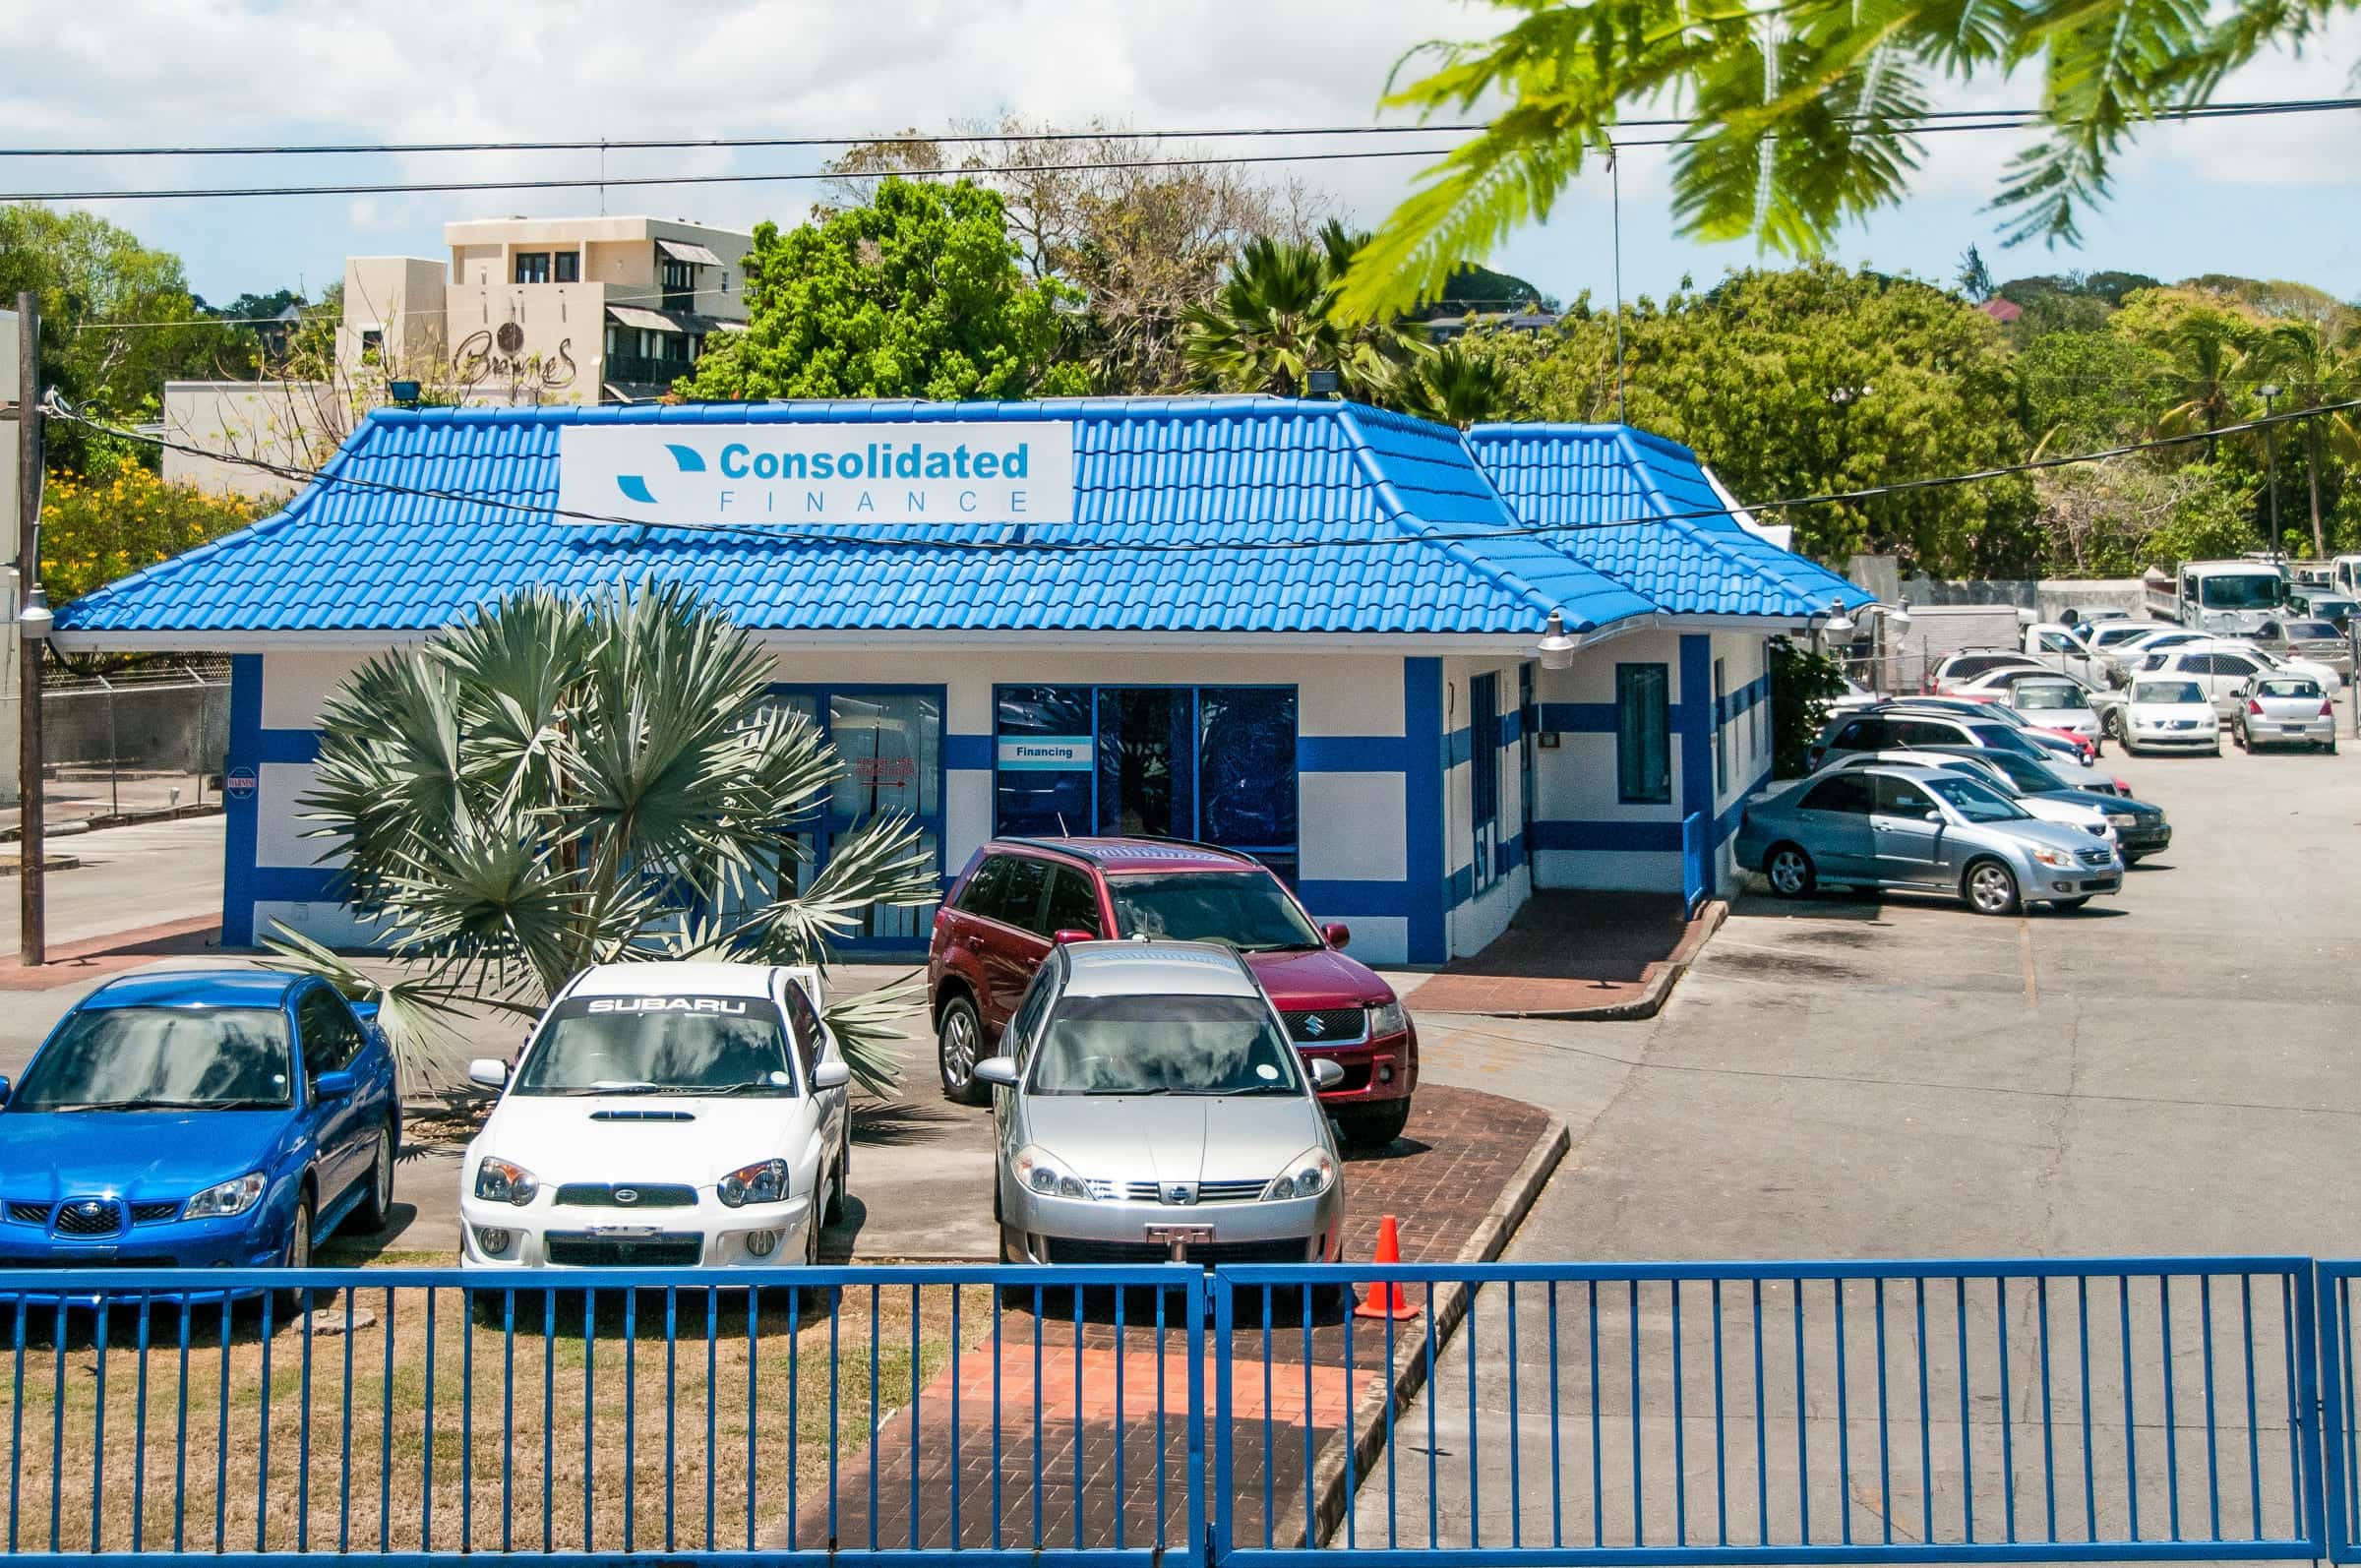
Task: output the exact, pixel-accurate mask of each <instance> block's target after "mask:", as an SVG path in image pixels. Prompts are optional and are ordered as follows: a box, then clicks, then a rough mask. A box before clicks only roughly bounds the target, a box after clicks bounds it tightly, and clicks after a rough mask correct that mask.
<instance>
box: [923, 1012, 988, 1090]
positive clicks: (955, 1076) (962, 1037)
mask: <svg viewBox="0 0 2361 1568" xmlns="http://www.w3.org/2000/svg"><path fill="white" fill-rule="evenodd" d="M983 1050H984V1024H983V1020H982V1019H980V1018H979V1017H977V1015H976V1004H975V1003H974V1002H972V1001H970V1000H968V999H967V998H966V997H965V996H953V997H952V998H951V999H950V1000H949V1001H946V1002H944V1003H943V1004H942V1016H941V1018H940V1019H939V1020H938V1023H937V1025H936V1032H935V1059H936V1064H937V1065H938V1067H939V1068H940V1069H941V1071H942V1097H943V1098H944V1099H945V1100H948V1101H951V1102H952V1103H953V1104H955V1105H963V1106H980V1105H982V1104H983V1103H984V1096H983V1094H982V1093H981V1092H980V1091H981V1090H982V1087H983V1086H982V1085H980V1084H978V1083H977V1082H976V1062H977V1060H978V1059H979V1058H980V1057H981V1055H982V1054H983Z"/></svg>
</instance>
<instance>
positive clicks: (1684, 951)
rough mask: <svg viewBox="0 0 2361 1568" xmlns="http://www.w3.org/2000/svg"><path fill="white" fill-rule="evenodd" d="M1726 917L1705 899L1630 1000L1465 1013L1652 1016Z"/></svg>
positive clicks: (1610, 1018) (1568, 1018)
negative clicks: (1644, 985)
mask: <svg viewBox="0 0 2361 1568" xmlns="http://www.w3.org/2000/svg"><path fill="white" fill-rule="evenodd" d="M1727 919H1729V905H1728V904H1727V903H1726V902H1725V901H1724V900H1722V899H1719V898H1712V899H1708V900H1706V902H1705V904H1704V906H1703V907H1702V908H1700V909H1699V910H1698V911H1697V918H1696V919H1694V920H1692V921H1690V922H1689V929H1688V930H1687V931H1685V932H1683V933H1682V934H1681V937H1680V940H1679V941H1677V942H1675V943H1674V944H1673V946H1672V951H1671V952H1670V953H1668V954H1666V955H1665V961H1664V963H1663V964H1662V965H1660V966H1659V967H1658V969H1657V972H1656V978H1655V979H1653V980H1651V981H1649V982H1648V989H1647V990H1646V991H1644V992H1642V993H1641V994H1640V995H1637V996H1634V997H1633V998H1632V999H1631V1000H1629V1001H1610V1002H1607V1003H1605V1004H1604V1005H1603V1006H1598V1007H1544V1008H1537V1009H1535V1010H1534V1011H1531V1012H1503V1011H1497V1010H1492V1009H1486V1010H1484V1011H1483V1012H1474V1013H1468V1014H1465V1015H1464V1016H1467V1017H1470V1018H1540V1019H1544V1020H1546V1021H1549V1022H1552V1023H1582V1022H1586V1021H1587V1022H1591V1023H1619V1022H1627V1021H1629V1020H1632V1019H1638V1018H1653V1017H1655V1016H1656V1015H1657V1014H1658V1013H1660V1012H1662V1011H1664V1010H1665V1002H1667V1001H1669V1000H1671V998H1672V988H1673V987H1674V986H1677V985H1679V984H1680V977H1681V976H1683V975H1685V974H1687V973H1688V972H1689V965H1691V964H1692V963H1695V962H1696V961H1697V955H1698V953H1700V952H1702V951H1704V949H1705V944H1706V943H1707V942H1709V941H1711V940H1713V936H1714V933H1716V932H1718V931H1720V930H1721V929H1722V923H1723V922H1724V921H1725V920H1727ZM1418 1005H1419V994H1418V993H1417V992H1416V991H1413V992H1412V993H1411V994H1410V1006H1411V1010H1412V1011H1413V1012H1416V1011H1417V1010H1418Z"/></svg>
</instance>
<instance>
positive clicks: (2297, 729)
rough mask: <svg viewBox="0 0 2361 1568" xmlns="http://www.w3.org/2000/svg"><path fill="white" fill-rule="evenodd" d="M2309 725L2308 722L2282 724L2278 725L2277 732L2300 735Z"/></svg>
mask: <svg viewBox="0 0 2361 1568" xmlns="http://www.w3.org/2000/svg"><path fill="white" fill-rule="evenodd" d="M2311 727H2312V726H2311V725H2309V724H2282V725H2280V726H2279V733H2280V734H2281V735H2301V734H2303V733H2304V732H2305V731H2306V730H2309V729H2310V728H2311Z"/></svg>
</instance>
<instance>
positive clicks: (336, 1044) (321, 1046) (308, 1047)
mask: <svg viewBox="0 0 2361 1568" xmlns="http://www.w3.org/2000/svg"><path fill="white" fill-rule="evenodd" d="M295 1032H296V1034H297V1036H298V1037H299V1038H300V1039H301V1041H302V1043H303V1070H304V1074H305V1076H307V1077H312V1078H317V1077H319V1076H320V1074H322V1073H324V1072H335V1071H338V1070H340V1069H342V1068H343V1067H346V1066H348V1065H350V1064H351V1061H352V1058H353V1057H355V1056H357V1055H360V1054H361V1026H360V1025H359V1024H357V1023H355V1022H353V1018H352V1013H351V1011H350V1010H349V1009H347V1008H346V1007H345V1005H344V1004H343V1002H341V1001H339V1000H337V999H336V998H335V997H333V996H332V995H329V994H328V993H327V992H325V991H320V990H313V991H311V992H308V993H306V994H305V995H304V998H303V1000H301V1001H300V1002H297V1003H296V1004H295Z"/></svg>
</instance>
